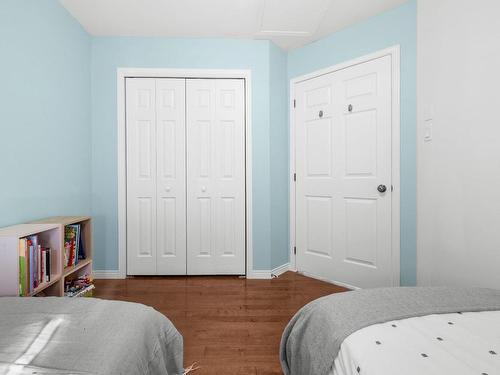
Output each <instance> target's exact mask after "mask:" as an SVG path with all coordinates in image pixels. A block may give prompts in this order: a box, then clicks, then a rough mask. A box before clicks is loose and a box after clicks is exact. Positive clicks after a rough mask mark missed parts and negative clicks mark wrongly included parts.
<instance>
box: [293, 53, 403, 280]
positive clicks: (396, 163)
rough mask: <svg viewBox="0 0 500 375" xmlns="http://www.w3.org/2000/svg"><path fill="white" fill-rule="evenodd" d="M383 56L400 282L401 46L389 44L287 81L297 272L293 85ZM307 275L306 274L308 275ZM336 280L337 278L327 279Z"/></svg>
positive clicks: (394, 237) (394, 243) (394, 245)
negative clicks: (387, 61)
mask: <svg viewBox="0 0 500 375" xmlns="http://www.w3.org/2000/svg"><path fill="white" fill-rule="evenodd" d="M383 56H391V76H392V189H393V191H392V194H391V205H392V214H391V220H392V222H391V231H392V239H391V246H392V284H393V286H399V285H400V195H401V190H400V122H401V119H400V47H399V45H396V46H393V47H389V48H386V49H383V50H380V51H377V52H374V53H371V54H369V55H365V56H362V57H359V58H356V59H353V60H349V61H346V62H343V63H340V64H337V65H333V66H330V67H328V68H325V69H321V70H317V71H315V72H312V73H308V74H305V75H302V76H299V77H295V78H292V79H291V80H290V177H291V178H290V259H291V262H290V268H291V269H292V270H294V271H297V255H296V254H295V252H294V248H295V246H296V244H295V214H296V208H295V194H296V192H295V181H294V173H295V111H294V98H295V85H296V84H297V83H299V82H303V81H307V80H309V79H311V78H316V77H319V76H322V75H324V74H328V73H332V72H335V71H337V70H341V69H345V68H348V67H350V66H353V65H358V64H362V63H365V62H368V61H371V60H374V59H378V58H380V57H383ZM308 276H309V275H308ZM326 281H330V282H336V283H337V284H341V283H339V282H338V281H336V280H326Z"/></svg>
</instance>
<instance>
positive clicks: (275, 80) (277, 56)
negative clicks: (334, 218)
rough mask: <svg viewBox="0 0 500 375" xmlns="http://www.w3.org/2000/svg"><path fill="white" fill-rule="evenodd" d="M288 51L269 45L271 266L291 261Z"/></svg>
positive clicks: (274, 266)
mask: <svg viewBox="0 0 500 375" xmlns="http://www.w3.org/2000/svg"><path fill="white" fill-rule="evenodd" d="M286 65H287V54H286V52H285V51H283V50H282V49H280V48H278V47H276V46H275V45H274V44H273V43H271V44H270V54H269V72H270V105H271V106H270V118H271V128H270V149H271V154H270V163H271V170H270V172H271V269H273V268H276V267H279V266H281V265H283V264H285V263H288V261H289V254H290V252H289V242H290V241H289V230H288V229H289V214H288V206H289V199H288V196H289V195H288V185H289V181H290V180H289V171H288V158H289V143H288V122H287V119H288V105H287V103H288V96H287V87H288V82H287V74H286Z"/></svg>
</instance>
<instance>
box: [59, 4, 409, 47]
mask: <svg viewBox="0 0 500 375" xmlns="http://www.w3.org/2000/svg"><path fill="white" fill-rule="evenodd" d="M59 1H60V2H61V4H62V5H63V6H64V7H65V8H66V9H68V11H69V12H70V13H71V14H72V15H73V16H74V17H75V18H76V19H77V20H78V21H79V22H80V23H81V24H82V25H83V27H84V28H85V29H86V30H87V31H88V32H89V33H90V34H92V35H96V36H161V37H172V38H175V37H177V38H187V37H191V38H250V39H268V40H272V41H273V42H274V43H276V44H277V45H279V46H280V47H282V48H284V49H292V48H296V47H299V46H302V45H304V44H307V43H310V42H311V41H314V40H317V39H319V38H321V37H323V36H325V35H328V34H330V33H333V32H335V31H338V30H341V29H343V28H345V27H347V26H350V25H352V24H354V23H356V22H359V21H361V20H363V19H366V18H368V17H371V16H374V15H376V14H378V13H381V12H384V11H385V10H388V9H390V8H392V7H395V6H397V5H399V4H402V3H404V2H405V1H406V0H59Z"/></svg>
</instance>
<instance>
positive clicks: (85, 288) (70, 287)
mask: <svg viewBox="0 0 500 375" xmlns="http://www.w3.org/2000/svg"><path fill="white" fill-rule="evenodd" d="M94 288H95V287H94V280H93V279H92V277H91V276H89V275H81V276H79V277H78V278H76V279H73V280H66V281H65V283H64V296H65V297H91V296H92V294H91V291H92V290H93V289H94Z"/></svg>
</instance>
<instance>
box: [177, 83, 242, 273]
mask: <svg viewBox="0 0 500 375" xmlns="http://www.w3.org/2000/svg"><path fill="white" fill-rule="evenodd" d="M186 94H187V95H186V97H187V103H186V105H187V111H186V113H187V181H188V186H187V218H188V220H187V233H188V238H187V273H188V275H201V274H244V273H245V98H244V81H243V80H242V79H188V80H187V83H186Z"/></svg>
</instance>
